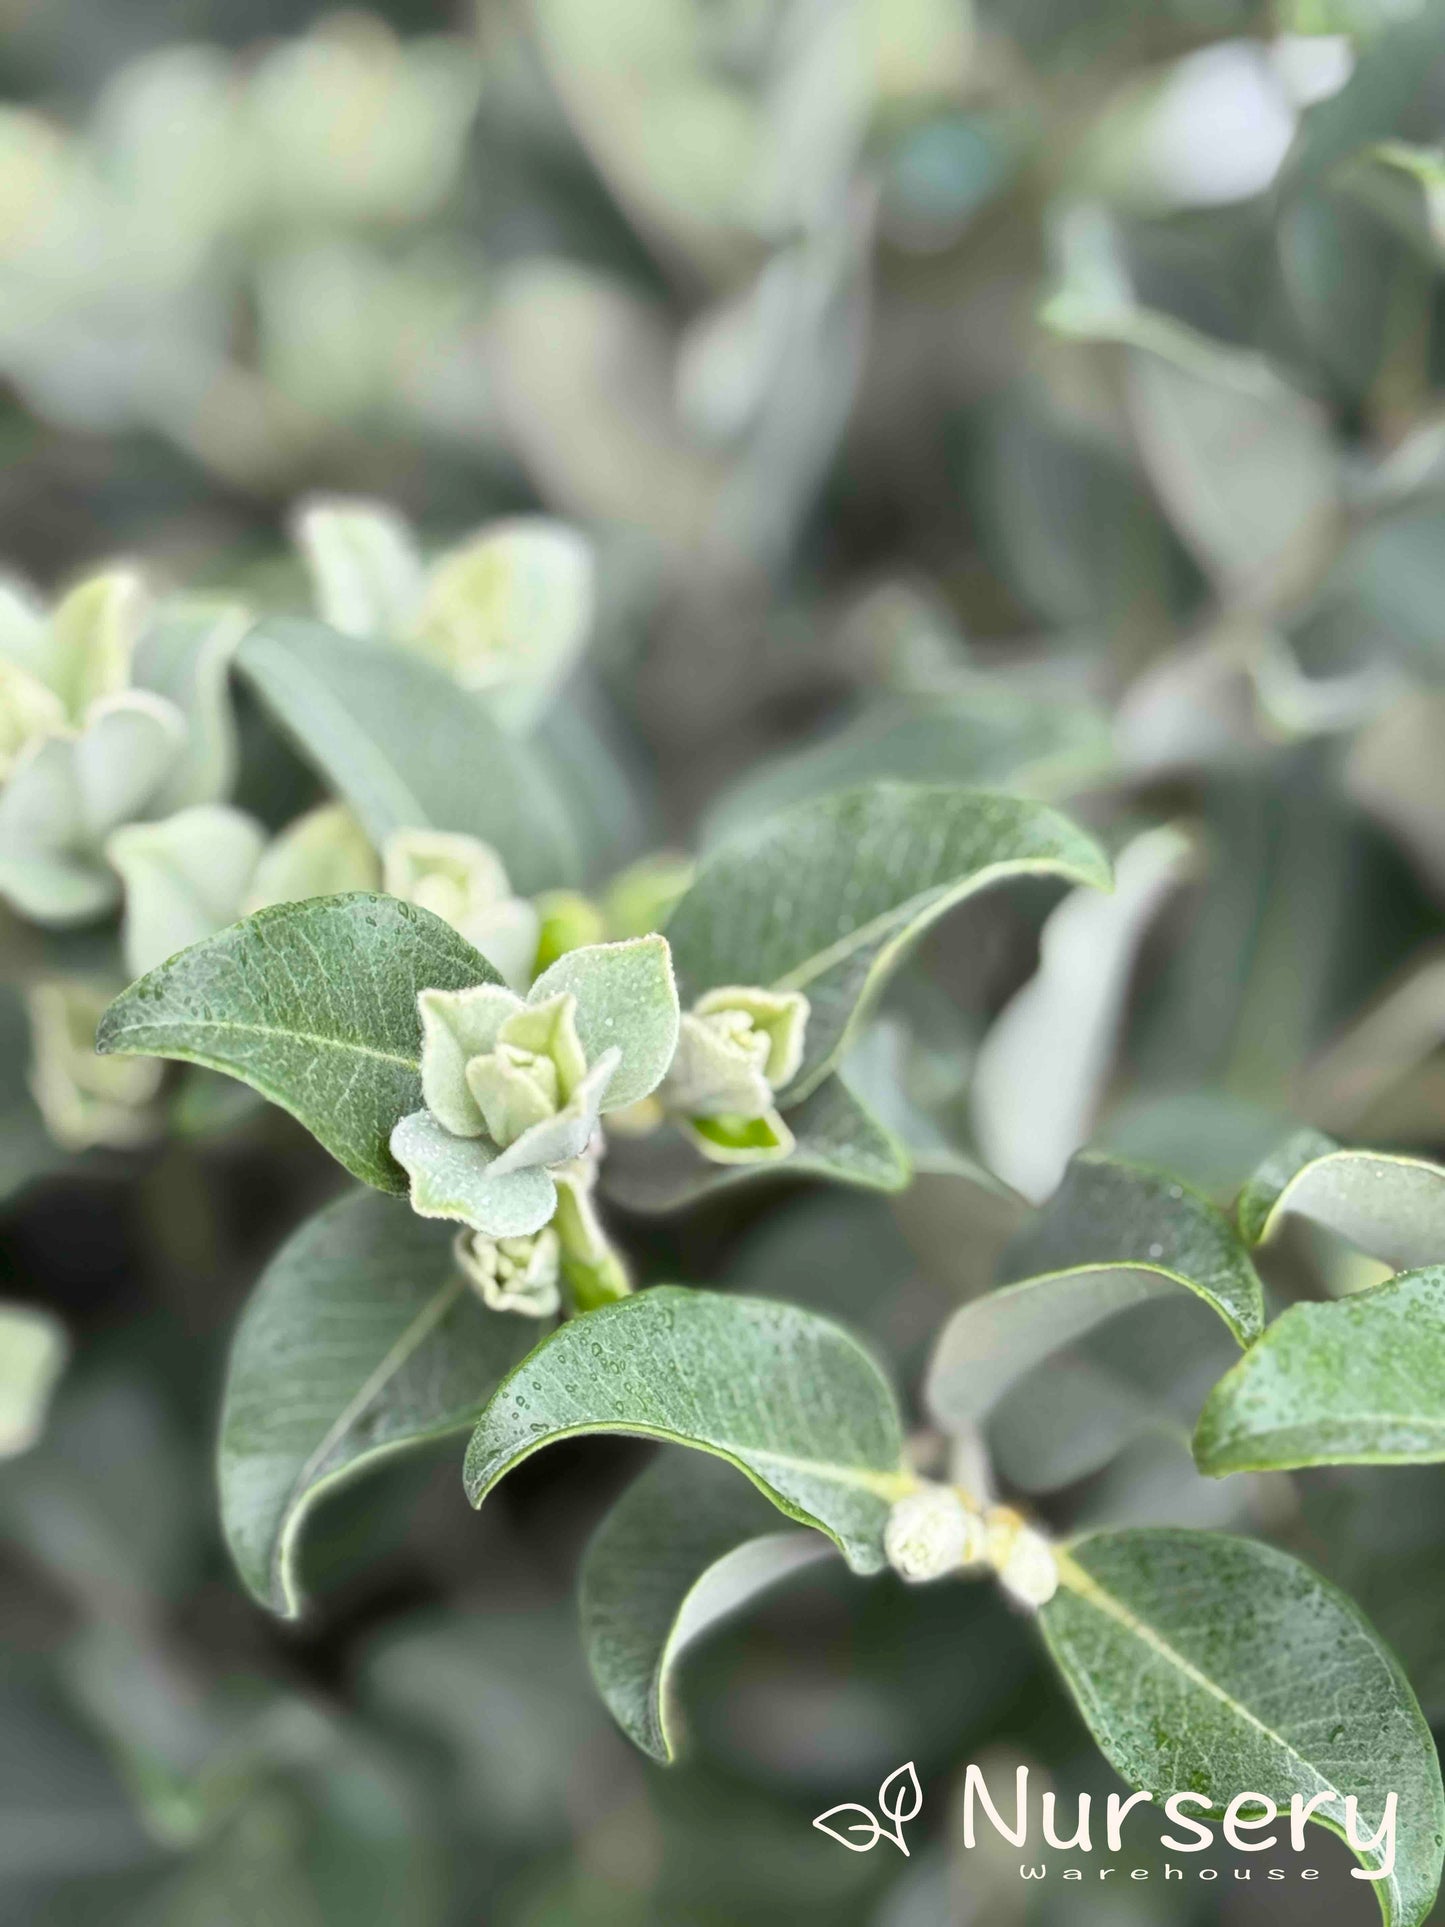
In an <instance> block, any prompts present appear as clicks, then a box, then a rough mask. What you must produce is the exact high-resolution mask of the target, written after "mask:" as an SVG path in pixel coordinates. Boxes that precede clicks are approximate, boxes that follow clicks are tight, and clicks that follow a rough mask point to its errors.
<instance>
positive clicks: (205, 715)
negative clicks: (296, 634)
mask: <svg viewBox="0 0 1445 1927" xmlns="http://www.w3.org/2000/svg"><path fill="white" fill-rule="evenodd" d="M250 620H251V619H250V617H249V615H248V614H247V613H246V611H245V610H244V609H242V608H239V607H238V606H237V605H235V604H234V603H206V602H196V601H191V600H186V601H176V602H169V603H163V604H162V605H161V606H160V608H159V609H157V610H156V611H155V613H154V614H153V615H152V617H151V619H150V621H149V622H148V623H147V624H146V626H145V628H144V629H143V630H142V632H141V635H140V639H139V640H138V642H137V643H136V648H135V660H134V663H133V666H132V674H133V677H134V680H135V682H136V684H137V686H138V687H140V688H142V689H148V690H150V691H151V692H152V694H154V695H157V696H163V697H165V698H166V700H167V701H169V702H172V703H174V704H175V706H176V708H177V709H178V710H179V711H180V712H181V715H182V716H183V717H184V719H185V725H186V742H185V748H184V750H183V751H182V752H181V754H180V755H179V756H178V758H177V759H176V761H175V763H174V764H173V765H172V767H171V770H170V772H169V774H168V775H167V777H166V780H165V782H164V783H163V784H162V786H161V788H160V790H159V791H158V792H157V794H156V797H155V799H154V801H153V804H152V808H153V809H154V810H156V811H157V812H169V811H171V810H179V809H184V808H186V807H187V806H188V805H189V804H192V803H218V802H220V801H221V799H222V798H223V797H225V796H228V795H229V794H230V792H231V786H232V784H233V782H234V781H235V774H236V756H237V749H236V720H235V717H234V715H233V714H232V711H231V698H230V691H229V687H228V683H229V678H230V673H231V662H232V659H233V657H234V656H235V653H236V646H237V644H238V643H239V642H240V640H241V637H242V636H243V635H244V634H245V632H246V629H247V627H248V626H249V624H250Z"/></svg>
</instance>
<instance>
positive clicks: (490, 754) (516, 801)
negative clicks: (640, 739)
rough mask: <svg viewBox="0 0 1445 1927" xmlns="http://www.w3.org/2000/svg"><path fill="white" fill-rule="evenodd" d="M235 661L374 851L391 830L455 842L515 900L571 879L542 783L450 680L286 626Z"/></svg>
mask: <svg viewBox="0 0 1445 1927" xmlns="http://www.w3.org/2000/svg"><path fill="white" fill-rule="evenodd" d="M237 661H238V663H239V666H240V669H241V672H242V674H243V675H244V676H245V677H246V678H247V680H248V681H249V682H250V683H251V684H252V686H253V687H254V688H255V690H256V693H257V694H258V695H259V696H260V697H261V699H262V701H263V702H264V703H265V704H266V706H267V707H268V708H269V709H270V710H271V711H272V712H273V714H274V715H275V716H276V718H277V720H278V721H279V722H280V723H282V724H283V725H284V727H285V728H286V730H287V731H288V732H289V733H290V734H291V735H292V736H293V737H294V738H295V740H296V742H297V744H298V745H299V747H300V748H301V750H302V752H303V754H304V755H306V756H307V757H308V758H309V759H310V760H311V761H312V762H313V763H314V764H315V765H316V767H317V768H318V769H319V770H320V771H321V773H322V774H323V775H324V776H325V777H326V778H327V779H328V781H329V782H330V783H331V784H332V785H333V786H334V788H335V789H336V790H337V792H338V793H339V794H340V795H341V796H343V797H344V798H345V800H346V801H347V802H348V803H349V804H350V805H351V807H352V809H353V810H354V811H355V812H356V814H357V816H358V817H359V818H360V819H361V822H362V824H363V826H364V828H365V829H366V832H367V834H368V835H369V836H370V838H371V840H372V842H373V843H374V844H375V845H376V846H377V848H378V849H379V848H380V847H381V846H382V845H383V844H384V843H385V841H386V839H387V837H388V836H390V835H391V833H392V831H393V830H421V829H434V830H460V831H463V832H465V833H466V834H467V835H469V836H479V837H482V838H483V839H484V840H485V841H486V842H488V843H490V844H491V845H492V846H493V848H494V849H496V850H497V852H498V853H499V855H500V856H501V858H502V861H503V862H504V863H505V865H506V867H507V874H508V876H509V877H510V878H511V881H512V884H513V887H514V888H515V889H517V890H519V891H522V892H524V893H530V892H532V891H536V890H541V889H545V888H547V887H549V886H550V885H554V884H558V883H564V882H568V881H570V880H571V879H572V876H573V873H574V870H575V867H576V859H575V854H574V850H573V845H572V837H571V832H570V830H569V829H568V827H567V825H566V823H565V821H564V820H563V817H562V814H561V812H560V809H559V808H558V806H557V803H556V801H555V796H554V790H553V786H552V784H551V782H550V780H549V778H548V774H547V771H546V770H545V769H544V768H543V767H542V766H541V765H539V764H538V763H537V762H536V761H535V760H534V758H533V757H532V756H531V755H530V754H529V752H528V750H527V748H526V746H525V745H524V744H522V743H520V742H519V741H518V740H517V739H516V738H515V737H514V736H511V735H509V734H507V733H506V732H505V731H504V730H502V729H500V728H499V727H498V726H497V724H496V723H495V722H493V720H492V719H491V717H490V716H489V715H488V714H487V712H486V710H485V709H484V708H483V707H482V705H481V703H480V702H478V701H476V700H475V699H474V698H473V697H471V696H469V695H467V693H466V692H465V691H463V690H460V689H458V687H457V685H456V683H455V682H453V681H452V679H451V677H450V676H448V675H447V674H446V673H445V672H444V671H443V670H440V669H437V668H434V667H433V666H432V664H430V663H428V662H425V661H423V660H422V659H421V658H420V657H419V656H416V655H414V654H411V653H409V652H407V651H405V650H402V649H396V648H392V647H389V646H387V645H385V644H383V643H378V642H371V641H367V640H363V639H360V638H357V637H351V636H342V635H338V634H337V633H336V631H335V630H333V629H328V628H326V626H325V625H324V624H322V623H319V622H303V621H297V620H294V619H291V618H280V617H275V618H272V619H271V620H270V621H267V622H263V623H261V624H259V625H258V627H256V628H255V629H253V630H252V631H251V633H250V635H248V636H247V637H246V638H245V640H244V641H243V642H242V644H241V647H240V651H239V654H238V657H237Z"/></svg>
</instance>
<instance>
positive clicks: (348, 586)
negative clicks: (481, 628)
mask: <svg viewBox="0 0 1445 1927" xmlns="http://www.w3.org/2000/svg"><path fill="white" fill-rule="evenodd" d="M293 533H294V535H295V539H296V546H297V547H298V548H299V549H300V551H301V554H302V556H303V558H304V560H305V562H306V566H307V569H308V570H309V572H310V575H311V586H312V590H313V592H314V594H315V597H316V607H317V610H318V612H319V614H320V616H321V619H322V621H323V622H326V623H329V624H330V626H331V627H332V628H333V629H339V630H340V631H341V633H342V634H343V635H345V636H372V637H375V638H377V639H378V640H382V641H388V640H389V641H393V642H394V641H396V640H397V639H398V638H399V637H400V636H401V635H402V634H403V633H404V632H405V631H406V630H407V629H408V628H409V627H410V626H411V622H412V619H413V617H414V616H415V614H416V611H417V607H418V604H419V603H420V601H421V595H422V587H423V583H424V581H425V570H424V568H423V565H422V559H421V554H420V552H419V550H418V549H417V546H416V542H415V539H414V537H413V536H412V532H411V529H410V528H409V527H408V525H407V522H406V520H405V518H404V517H403V516H400V515H398V514H397V513H396V511H395V509H391V508H388V507H387V506H386V504H385V503H384V502H368V501H366V500H364V499H362V498H360V497H344V496H319V497H316V498H314V499H313V500H311V501H309V502H304V503H303V504H302V505H301V509H300V512H299V513H298V515H297V516H296V519H295V522H294V525H293Z"/></svg>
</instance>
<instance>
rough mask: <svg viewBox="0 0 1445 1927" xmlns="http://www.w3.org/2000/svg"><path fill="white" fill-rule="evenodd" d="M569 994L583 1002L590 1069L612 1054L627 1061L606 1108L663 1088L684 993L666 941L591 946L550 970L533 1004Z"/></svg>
mask: <svg viewBox="0 0 1445 1927" xmlns="http://www.w3.org/2000/svg"><path fill="white" fill-rule="evenodd" d="M564 992H565V993H566V994H568V995H570V996H572V997H574V998H575V999H576V1023H577V1035H578V1037H579V1038H580V1039H581V1040H582V1048H583V1050H584V1051H585V1053H586V1056H587V1061H588V1063H589V1064H594V1063H596V1061H597V1059H598V1058H599V1057H600V1056H601V1055H602V1053H603V1052H604V1051H606V1050H610V1049H613V1048H615V1049H617V1050H619V1051H620V1052H621V1053H622V1061H621V1063H620V1064H619V1066H618V1068H617V1071H616V1073H615V1075H614V1076H613V1079H612V1081H611V1083H610V1084H609V1085H608V1087H607V1092H606V1097H605V1099H604V1101H603V1105H602V1108H603V1110H604V1111H615V1110H620V1109H621V1108H622V1107H623V1106H624V1105H626V1104H635V1103H637V1101H638V1100H639V1099H640V1098H644V1097H646V1096H647V1095H648V1093H649V1092H650V1091H653V1090H655V1089H656V1088H657V1086H658V1084H660V1083H661V1081H662V1078H663V1074H664V1073H665V1071H666V1070H667V1067H668V1065H669V1064H670V1063H671V1061H672V1054H673V1051H674V1050H675V1049H676V1048H677V1032H678V1007H677V985H676V982H675V981H674V979H673V974H672V953H671V950H670V949H669V947H668V943H667V940H666V938H664V937H657V936H651V937H629V938H627V939H625V940H624V941H623V942H621V943H598V944H586V945H584V946H583V947H582V948H581V949H579V950H569V951H568V952H567V953H566V955H565V956H562V957H559V958H558V959H557V961H556V963H554V964H552V965H551V966H550V968H548V969H547V970H544V971H543V972H542V974H541V976H540V977H539V978H538V979H537V981H536V983H534V984H533V986H532V988H531V990H530V991H528V993H527V1002H528V1003H529V1004H538V1003H542V1002H543V1001H545V1000H546V999H547V998H549V997H556V996H558V995H559V994H562V993H564Z"/></svg>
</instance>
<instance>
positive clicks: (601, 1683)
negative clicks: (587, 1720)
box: [580, 1452, 830, 1765]
mask: <svg viewBox="0 0 1445 1927" xmlns="http://www.w3.org/2000/svg"><path fill="white" fill-rule="evenodd" d="M829 1550H830V1548H829V1546H828V1542H827V1540H826V1539H824V1538H822V1537H821V1536H820V1535H819V1534H818V1533H816V1532H791V1531H788V1530H786V1529H783V1528H781V1527H780V1525H779V1521H778V1515H777V1512H776V1510H775V1509H774V1508H773V1507H772V1506H771V1505H769V1503H768V1501H767V1500H766V1499H765V1498H763V1496H762V1495H761V1493H759V1492H757V1491H756V1490H755V1489H754V1488H753V1487H752V1486H750V1485H748V1484H747V1483H746V1482H745V1481H744V1480H742V1479H740V1478H738V1476H737V1474H736V1473H735V1472H734V1471H733V1470H732V1469H731V1468H730V1467H729V1466H726V1465H723V1464H719V1463H717V1462H716V1461H714V1460H711V1459H706V1458H700V1457H698V1456H697V1455H695V1454H693V1453H683V1452H678V1453H673V1452H667V1453H664V1454H663V1456H662V1457H661V1458H660V1459H658V1460H657V1461H656V1462H655V1463H654V1464H653V1465H651V1466H649V1467H648V1469H647V1471H645V1472H644V1473H643V1474H642V1476H641V1478H639V1479H637V1480H636V1481H635V1482H634V1483H633V1484H632V1485H631V1486H629V1487H628V1489H627V1491H626V1492H625V1493H624V1494H623V1495H622V1497H621V1499H619V1500H618V1502H617V1504H616V1505H615V1506H614V1507H613V1508H612V1510H611V1512H610V1513H608V1515H607V1517H606V1519H605V1520H604V1521H603V1523H602V1526H601V1528H600V1529H599V1531H598V1533H597V1536H596V1537H595V1538H594V1539H593V1541H592V1543H591V1545H590V1546H589V1547H588V1549H587V1556H586V1558H585V1559H584V1561H583V1564H582V1575H581V1582H580V1586H581V1612H582V1638H583V1641H584V1643H585V1645H586V1648H587V1659H588V1663H589V1664H590V1666H591V1668H592V1677H593V1679H594V1680H596V1682H597V1690H598V1692H599V1693H600V1694H601V1695H602V1697H603V1699H604V1700H605V1701H606V1702H607V1705H608V1707H609V1708H610V1709H611V1712H612V1715H613V1717H614V1718H615V1719H616V1721H617V1723H618V1724H619V1725H620V1726H621V1728H622V1730H623V1732H624V1733H626V1735H627V1737H628V1738H629V1739H630V1740H632V1741H633V1742H634V1744H635V1745H637V1746H640V1747H641V1748H642V1750H643V1752H644V1753H648V1754H650V1755H651V1756H652V1758H653V1759H654V1760H660V1761H661V1762H662V1763H663V1764H664V1765H666V1764H668V1763H669V1762H670V1761H671V1760H672V1759H673V1758H674V1757H675V1755H676V1750H677V1720H676V1715H675V1710H674V1707H673V1704H672V1699H673V1691H672V1687H673V1674H674V1672H675V1670H676V1667H677V1664H678V1662H679V1660H681V1658H682V1656H683V1654H684V1653H685V1652H686V1651H687V1649H688V1648H689V1647H690V1646H692V1645H694V1644H695V1643H696V1642H697V1641H698V1640H700V1639H701V1638H703V1637H704V1635H705V1634H706V1633H708V1632H709V1631H710V1630H711V1629H712V1628H713V1627H714V1626H716V1625H717V1624H718V1623H719V1622H720V1621H721V1620H722V1619H724V1618H726V1617H727V1616H728V1615H729V1614H731V1613H733V1612H736V1611H737V1610H738V1609H739V1608H740V1607H742V1606H744V1605H746V1604H747V1603H748V1601H749V1600H751V1599H755V1598H756V1597H757V1596H758V1595H759V1594H760V1593H762V1592H764V1591H766V1590H767V1589H768V1588H769V1587H770V1586H774V1585H776V1584H778V1582H779V1581H780V1580H782V1579H785V1578H787V1577H788V1576H789V1575H790V1574H791V1573H794V1572H797V1571H799V1570H800V1569H801V1568H802V1567H804V1566H808V1565H812V1564H814V1563H815V1562H816V1561H817V1560H819V1559H822V1558H825V1557H826V1556H827V1555H828V1553H829Z"/></svg>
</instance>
